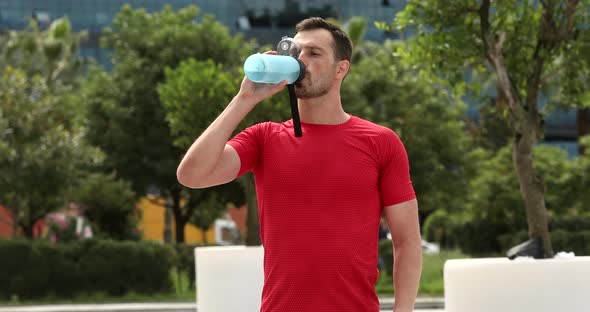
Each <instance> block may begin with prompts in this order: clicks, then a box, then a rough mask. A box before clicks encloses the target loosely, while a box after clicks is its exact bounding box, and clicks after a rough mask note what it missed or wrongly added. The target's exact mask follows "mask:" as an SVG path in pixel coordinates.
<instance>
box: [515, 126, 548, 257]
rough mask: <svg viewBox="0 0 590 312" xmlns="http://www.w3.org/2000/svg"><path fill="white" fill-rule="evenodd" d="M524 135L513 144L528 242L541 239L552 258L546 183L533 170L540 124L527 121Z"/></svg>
mask: <svg viewBox="0 0 590 312" xmlns="http://www.w3.org/2000/svg"><path fill="white" fill-rule="evenodd" d="M525 119H526V121H525V122H524V124H523V125H522V126H523V127H522V130H523V131H522V133H521V134H520V135H519V134H517V135H516V137H515V140H514V145H513V150H512V156H513V160H514V166H515V168H516V175H517V177H518V181H519V183H520V193H521V195H522V198H523V201H524V206H525V209H526V215H527V223H528V227H529V238H537V237H539V238H541V239H542V241H543V252H544V257H545V258H551V257H553V247H552V246H551V238H550V236H549V227H548V225H547V224H548V222H547V221H548V220H547V209H546V207H545V183H544V180H543V177H541V176H540V175H539V174H537V172H536V171H535V168H534V167H533V146H534V145H535V143H536V141H537V140H536V137H535V133H536V127H537V126H538V125H537V120H535V119H533V120H531V119H530V118H525Z"/></svg>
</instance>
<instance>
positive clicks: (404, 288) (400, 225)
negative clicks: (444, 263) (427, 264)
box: [385, 199, 422, 312]
mask: <svg viewBox="0 0 590 312" xmlns="http://www.w3.org/2000/svg"><path fill="white" fill-rule="evenodd" d="M385 219H386V220H387V225H388V226H389V231H390V232H391V238H392V240H393V250H394V262H393V263H394V264H393V280H394V287H395V306H394V311H395V312H411V311H413V310H414V303H415V301H416V296H417V293H418V285H419V283H420V274H421V272H422V243H421V241H422V239H421V237H420V224H419V221H418V202H417V201H416V199H413V200H409V201H406V202H403V203H400V204H396V205H392V206H387V207H385Z"/></svg>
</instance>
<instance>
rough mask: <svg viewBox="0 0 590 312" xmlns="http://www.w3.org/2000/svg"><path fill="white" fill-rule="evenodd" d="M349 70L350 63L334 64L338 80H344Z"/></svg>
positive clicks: (340, 62) (339, 62)
mask: <svg viewBox="0 0 590 312" xmlns="http://www.w3.org/2000/svg"><path fill="white" fill-rule="evenodd" d="M349 69H350V62H349V61H347V60H342V61H338V64H336V76H338V78H341V79H344V77H345V76H346V74H348V70H349Z"/></svg>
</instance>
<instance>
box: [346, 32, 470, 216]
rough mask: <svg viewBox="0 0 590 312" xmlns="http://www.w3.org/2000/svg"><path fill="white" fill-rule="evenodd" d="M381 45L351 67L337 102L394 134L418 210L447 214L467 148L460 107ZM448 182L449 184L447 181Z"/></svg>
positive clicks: (463, 177) (463, 174) (458, 201)
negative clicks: (403, 151)
mask: <svg viewBox="0 0 590 312" xmlns="http://www.w3.org/2000/svg"><path fill="white" fill-rule="evenodd" d="M399 46H400V43H396V42H387V43H385V44H384V45H383V46H382V47H380V48H379V49H377V50H376V51H375V52H374V53H373V54H370V55H368V56H367V57H366V58H363V59H362V60H360V61H359V62H358V63H357V64H354V65H353V66H352V67H351V71H350V72H349V74H348V77H347V78H346V80H345V81H344V84H343V90H342V101H343V103H344V107H345V108H346V110H347V111H349V112H350V113H352V114H353V115H357V116H360V117H363V118H366V119H368V120H371V121H373V122H376V123H379V124H382V125H384V126H387V127H389V128H390V129H392V130H394V131H395V132H396V133H397V134H398V135H399V136H400V137H401V139H402V141H403V142H404V145H405V147H406V150H407V153H408V157H409V159H410V170H411V174H412V179H413V181H412V182H413V184H414V188H415V190H416V192H417V195H418V198H419V200H420V209H421V211H422V212H424V213H429V212H432V211H434V210H435V209H447V211H449V212H451V211H453V210H456V208H457V207H460V206H461V205H462V197H463V196H464V193H465V192H464V189H465V186H466V183H467V180H468V176H467V171H466V168H467V166H468V165H469V164H468V163H466V162H465V155H466V154H467V151H468V149H469V147H470V142H469V138H468V136H467V134H466V132H465V130H464V123H463V121H462V118H463V112H464V105H463V104H462V103H461V102H460V101H458V100H456V99H454V98H452V97H451V96H449V94H448V92H447V91H446V90H444V89H443V88H442V87H441V86H440V82H439V80H438V79H436V78H435V77H433V76H429V77H427V78H425V77H419V76H418V75H417V73H416V71H415V69H414V68H412V67H411V66H407V65H406V64H404V63H403V62H402V61H401V59H400V58H399V56H398V55H397V54H396V53H395V52H396V51H397V49H398V48H399ZM448 181H453V183H448Z"/></svg>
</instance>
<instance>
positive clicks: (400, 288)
mask: <svg viewBox="0 0 590 312" xmlns="http://www.w3.org/2000/svg"><path fill="white" fill-rule="evenodd" d="M394 254H395V259H394V265H393V276H394V279H393V280H394V287H395V306H394V311H395V312H411V311H413V309H414V303H415V302H416V296H417V293H418V285H419V284H420V275H421V272H422V247H421V246H420V243H410V242H406V243H403V244H400V245H399V246H396V247H395V252H394Z"/></svg>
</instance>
